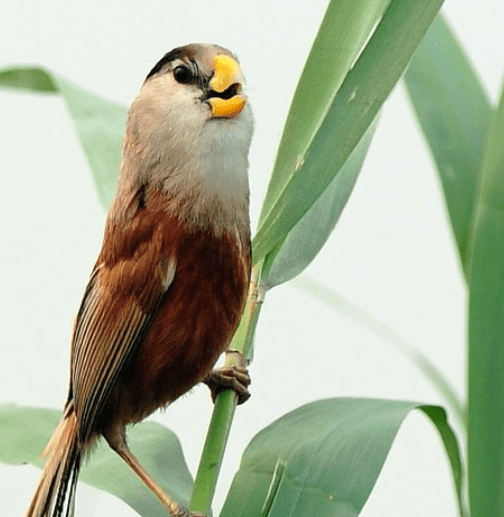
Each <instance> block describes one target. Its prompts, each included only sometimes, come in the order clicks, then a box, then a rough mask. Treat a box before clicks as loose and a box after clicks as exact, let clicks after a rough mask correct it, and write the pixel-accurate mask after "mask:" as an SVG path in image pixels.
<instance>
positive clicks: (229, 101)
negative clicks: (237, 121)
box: [207, 54, 247, 118]
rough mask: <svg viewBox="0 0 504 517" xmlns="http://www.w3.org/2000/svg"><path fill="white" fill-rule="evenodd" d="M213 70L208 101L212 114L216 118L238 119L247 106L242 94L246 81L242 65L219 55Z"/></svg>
mask: <svg viewBox="0 0 504 517" xmlns="http://www.w3.org/2000/svg"><path fill="white" fill-rule="evenodd" d="M213 68H214V75H213V77H212V79H210V83H209V86H210V89H211V91H210V92H209V93H210V96H209V99H208V101H207V102H208V103H209V104H210V107H211V109H212V114H213V116H214V117H216V118H222V117H224V118H232V117H236V116H237V115H239V114H240V113H241V112H242V111H243V109H244V108H245V106H246V104H247V97H246V96H245V95H244V94H243V93H242V86H243V83H244V80H243V75H242V72H241V68H240V65H239V64H238V63H237V62H236V61H235V60H234V59H233V58H232V57H229V56H226V55H224V54H219V55H217V56H215V58H214V63H213Z"/></svg>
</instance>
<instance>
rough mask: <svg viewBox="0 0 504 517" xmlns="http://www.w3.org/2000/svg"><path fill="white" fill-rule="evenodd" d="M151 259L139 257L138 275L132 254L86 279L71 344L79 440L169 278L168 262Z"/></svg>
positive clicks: (91, 428) (92, 424)
mask: <svg viewBox="0 0 504 517" xmlns="http://www.w3.org/2000/svg"><path fill="white" fill-rule="evenodd" d="M151 251H152V250H150V251H149V249H147V250H146V251H145V252H144V255H147V254H148V253H149V252H151ZM151 255H152V258H149V257H148V256H145V257H144V256H142V257H141V259H143V260H144V263H145V265H146V266H145V267H144V268H143V269H142V271H139V270H138V267H134V266H135V265H136V264H137V263H138V260H139V257H138V255H135V257H134V258H131V259H130V260H123V261H121V263H119V264H115V265H113V266H112V267H106V266H105V265H104V264H103V263H100V264H98V265H97V266H96V268H95V270H94V271H93V274H92V275H91V278H90V281H89V284H88V287H87V289H86V292H85V294H84V299H83V301H82V304H81V308H80V311H79V314H78V317H77V322H76V327H75V331H74V340H73V346H72V367H71V392H72V396H73V399H74V404H75V410H76V414H77V418H78V422H79V439H80V440H81V442H85V441H86V440H87V439H88V438H89V437H90V436H91V435H92V434H93V433H94V432H96V422H97V419H98V418H99V416H100V414H101V411H102V410H103V407H104V405H105V404H106V402H107V401H108V399H109V397H110V394H111V391H112V389H113V388H114V386H115V385H116V383H117V380H118V378H119V376H120V375H121V373H122V372H123V371H124V368H125V367H126V365H127V364H128V360H129V358H130V357H131V356H132V354H133V353H134V352H135V351H136V350H138V348H139V347H140V346H141V344H142V341H143V339H144V337H145V334H146V332H147V330H148V328H149V326H150V324H151V322H152V319H153V318H154V317H155V315H156V312H157V309H158V308H159V305H160V304H161V302H162V300H163V298H164V295H165V294H166V292H167V291H168V289H169V287H170V285H171V283H172V281H173V278H174V276H175V269H176V261H175V260H174V259H168V260H162V261H160V260H159V254H158V255H156V254H155V253H151ZM128 262H129V263H128ZM149 262H152V264H149ZM167 280H169V281H167Z"/></svg>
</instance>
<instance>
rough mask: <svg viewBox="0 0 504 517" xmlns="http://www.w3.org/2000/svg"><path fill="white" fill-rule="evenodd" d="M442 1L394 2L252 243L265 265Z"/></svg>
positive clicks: (358, 133)
mask: <svg viewBox="0 0 504 517" xmlns="http://www.w3.org/2000/svg"><path fill="white" fill-rule="evenodd" d="M441 4H442V0H425V1H423V2H418V1H417V0H392V1H391V2H390V5H389V6H388V8H387V10H386V12H385V14H384V15H383V17H382V19H381V21H380V23H379V24H378V26H377V28H376V30H375V32H374V33H373V35H372V37H371V39H370V40H369V42H368V43H367V45H366V47H365V48H364V50H363V51H362V53H361V55H360V56H359V58H358V59H357V61H356V63H355V65H354V66H353V68H352V69H351V70H350V72H349V73H348V74H347V76H346V77H345V80H344V81H343V83H342V85H341V87H340V89H339V90H338V93H337V94H336V96H335V97H334V100H333V101H332V103H331V105H330V107H329V109H328V111H327V113H326V115H325V118H324V120H323V122H322V123H321V125H320V127H319V128H318V130H317V133H316V135H315V136H314V138H313V140H312V141H311V144H310V146H309V148H308V149H307V151H306V152H305V153H304V154H301V155H298V156H297V159H296V165H295V166H294V167H292V168H290V170H289V179H288V181H287V183H286V184H285V187H284V188H283V190H282V192H281V193H279V194H278V196H277V197H276V199H274V201H273V204H272V207H271V209H270V210H268V211H267V213H265V214H264V216H263V218H262V221H261V224H260V226H259V230H258V232H257V235H256V237H255V239H254V262H255V263H257V262H259V261H260V260H262V259H263V258H264V257H265V256H266V255H267V254H268V253H269V252H270V251H271V250H272V249H273V248H275V247H276V246H277V245H278V243H279V242H281V241H283V240H284V239H285V237H286V236H287V234H288V233H289V232H290V231H291V230H292V228H293V227H294V226H295V225H296V224H297V223H298V222H299V220H300V219H301V218H302V217H303V216H304V214H306V212H308V210H309V209H310V208H311V206H312V205H313V204H314V203H315V202H316V200H317V199H318V198H319V197H320V196H321V195H322V193H323V192H324V191H325V190H326V188H327V187H328V185H329V184H330V183H331V181H332V180H333V179H334V177H335V175H336V174H337V173H339V171H340V170H341V167H342V166H343V165H344V163H345V162H346V161H347V159H348V157H349V156H350V154H351V153H352V151H353V149H354V148H355V146H356V145H357V144H358V143H359V141H360V140H361V138H362V136H363V135H364V133H365V132H366V130H367V128H368V127H369V125H370V124H371V122H372V121H373V119H374V118H375V116H376V114H377V113H378V110H379V109H380V107H381V105H382V104H383V102H384V100H385V99H386V97H387V96H388V94H389V93H390V91H391V90H392V88H393V86H394V85H395V83H396V82H397V81H398V79H399V77H400V76H401V74H402V73H403V71H404V69H405V68H406V65H407V64H408V62H409V60H410V58H411V56H412V54H413V52H414V50H415V49H416V47H417V46H418V43H419V42H420V40H421V39H422V37H423V35H424V34H425V32H426V30H427V28H428V27H429V25H430V23H431V22H432V20H433V18H434V16H435V15H436V13H437V12H438V10H439V8H440V7H441Z"/></svg>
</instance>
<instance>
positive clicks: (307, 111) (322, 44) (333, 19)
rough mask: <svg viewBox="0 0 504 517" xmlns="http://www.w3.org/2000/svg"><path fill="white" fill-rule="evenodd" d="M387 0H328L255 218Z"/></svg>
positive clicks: (287, 172) (267, 205)
mask: <svg viewBox="0 0 504 517" xmlns="http://www.w3.org/2000/svg"><path fill="white" fill-rule="evenodd" d="M389 3H390V0H331V1H330V2H329V5H328V7H327V10H326V13H325V16H324V19H323V20H322V24H321V25H320V29H319V31H318V34H317V36H316V38H315V41H314V42H313V46H312V48H311V51H310V54H309V56H308V59H307V61H306V64H305V67H304V70H303V73H302V75H301V78H300V79H299V83H298V85H297V88H296V92H295V94H294V98H293V100H292V104H291V107H290V111H289V115H288V116H287V121H286V123H285V127H284V131H283V135H282V139H281V142H280V146H279V149H278V154H277V158H276V163H275V167H274V170H273V174H272V176H271V180H270V183H269V186H268V192H267V194H266V197H265V199H264V203H263V206H262V210H261V217H260V218H259V223H260V224H261V223H262V221H263V219H264V217H265V216H266V215H267V214H268V213H269V212H270V210H271V209H272V207H273V205H274V203H275V202H276V200H277V199H278V197H279V195H280V194H281V192H282V190H283V189H284V188H285V186H286V184H287V183H288V181H289V179H290V177H291V174H292V171H293V170H295V169H296V164H297V163H298V160H299V157H301V156H303V155H304V154H305V152H306V150H307V149H308V147H309V144H310V142H311V140H312V139H313V137H314V135H315V133H316V131H317V129H318V127H319V126H320V124H321V122H322V120H323V118H324V115H325V113H326V111H327V109H328V107H329V106H330V104H331V102H332V101H333V99H334V96H335V94H336V92H337V91H338V89H339V87H340V86H341V83H342V82H343V79H344V78H345V76H346V74H347V73H348V70H349V69H350V67H351V65H352V63H353V62H354V60H355V58H356V57H357V55H358V53H359V51H360V50H361V49H362V46H363V44H364V42H365V40H366V39H367V37H368V36H369V33H370V32H371V30H372V28H373V26H374V25H375V23H376V22H377V21H378V19H379V17H380V16H381V15H382V13H383V10H384V9H385V7H386V6H387V5H388V4H389Z"/></svg>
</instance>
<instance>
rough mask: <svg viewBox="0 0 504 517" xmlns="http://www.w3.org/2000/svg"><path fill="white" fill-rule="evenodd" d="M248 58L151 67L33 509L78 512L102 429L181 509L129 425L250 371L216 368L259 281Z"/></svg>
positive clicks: (210, 47)
mask: <svg viewBox="0 0 504 517" xmlns="http://www.w3.org/2000/svg"><path fill="white" fill-rule="evenodd" d="M243 86H244V77H243V73H242V70H241V66H240V64H239V61H238V59H237V57H236V56H235V55H234V54H232V53H231V52H230V51H229V50H227V49H225V48H223V47H221V46H219V45H215V44H206V43H191V44H188V45H185V46H181V47H177V48H175V49H173V50H171V51H170V52H168V53H167V54H165V55H164V56H163V57H162V58H161V59H160V60H159V61H158V62H157V64H156V65H155V66H154V67H153V68H152V69H151V71H150V72H149V73H148V75H147V77H146V79H145V81H144V82H143V84H142V86H141V88H140V89H139V91H138V93H137V94H136V96H135V97H134V99H133V101H132V103H131V105H130V108H129V111H128V116H127V122H126V129H125V134H124V139H123V147H122V157H121V163H120V166H119V173H118V179H117V185H116V192H115V195H114V197H113V200H112V202H111V206H110V209H109V211H108V214H107V218H106V222H105V229H104V236H103V243H102V247H101V251H100V252H99V255H98V258H97V261H96V263H95V266H94V268H93V270H92V273H91V275H90V278H89V281H88V284H87V286H86V289H85V292H84V295H83V299H82V302H81V305H80V308H79V310H78V313H77V316H76V320H75V324H74V330H73V334H72V342H71V357H70V383H69V391H68V397H67V399H66V403H65V405H64V408H63V413H62V417H61V420H60V422H59V424H58V425H57V427H56V429H55V431H54V433H53V435H52V437H51V438H50V440H49V442H48V444H47V447H46V449H45V451H44V455H45V457H46V458H47V459H46V464H45V467H44V468H43V470H42V473H41V477H40V480H39V483H38V485H37V487H36V490H35V493H34V495H33V498H32V500H31V503H30V505H29V508H28V510H27V513H26V517H63V516H68V515H72V514H73V511H74V507H75V492H76V484H77V479H78V474H79V469H80V466H81V464H82V461H83V459H84V458H85V457H86V455H88V454H89V453H90V451H91V449H92V446H93V444H94V443H95V442H96V441H97V440H98V439H100V438H101V437H103V438H105V440H106V441H107V442H108V444H109V446H110V447H111V448H112V449H113V450H114V451H115V452H116V453H117V454H118V455H119V456H120V457H121V458H122V459H123V460H124V461H125V462H126V463H127V464H128V465H129V467H131V468H132V469H133V471H134V472H135V473H136V474H137V475H138V476H139V477H140V479H141V480H142V481H143V482H144V483H145V484H146V485H147V486H148V487H149V488H150V489H151V490H152V491H153V492H154V494H155V495H156V496H157V497H158V498H159V500H160V501H161V503H162V504H163V505H164V506H165V507H166V510H167V512H168V513H169V514H170V515H172V516H173V517H182V516H196V515H202V514H200V513H196V512H194V513H191V512H189V511H188V510H187V509H186V508H185V507H184V506H182V505H181V504H179V503H178V502H177V501H175V500H174V499H172V498H171V497H170V496H169V495H168V494H167V493H165V492H164V490H163V489H162V488H161V487H160V486H159V485H158V483H157V482H156V481H155V480H154V479H153V478H152V477H151V476H150V474H149V473H148V472H147V471H146V470H145V468H144V467H143V466H142V465H141V464H140V462H139V460H138V459H137V458H136V457H135V456H134V455H133V453H132V452H131V451H130V449H129V447H128V444H127V440H126V431H125V430H126V426H127V425H129V424H134V423H138V422H140V421H141V420H143V419H144V418H146V417H147V416H148V415H150V414H151V413H152V412H153V411H155V410H157V409H158V408H162V407H166V406H167V405H169V404H170V403H172V402H173V401H175V400H176V399H178V398H179V397H180V396H181V395H183V394H184V393H186V392H187V391H189V390H190V389H191V388H192V387H194V386H195V385H196V384H198V383H199V382H206V383H207V384H208V385H209V386H210V387H211V389H213V390H214V391H213V397H214V398H215V395H216V393H217V392H218V391H219V390H222V389H226V388H232V389H234V390H235V391H236V392H237V393H238V394H239V396H240V402H241V401H243V400H245V399H246V398H247V397H248V396H249V394H248V384H249V383H250V377H249V375H248V371H247V370H246V369H245V368H244V367H237V368H234V369H229V368H228V369H224V370H213V367H214V365H215V363H216V361H217V359H218V358H219V356H220V355H221V354H222V353H223V352H224V351H226V349H228V348H229V346H230V342H231V339H232V336H233V334H234V332H235V330H236V328H237V326H238V323H239V321H240V318H241V315H242V313H243V311H244V307H245V304H246V299H247V293H248V290H249V284H250V276H251V241H250V222H249V182H248V165H249V158H248V155H249V148H250V143H251V138H252V133H253V117H252V112H251V108H250V104H249V102H248V97H247V95H246V94H245V93H244V91H243Z"/></svg>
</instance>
